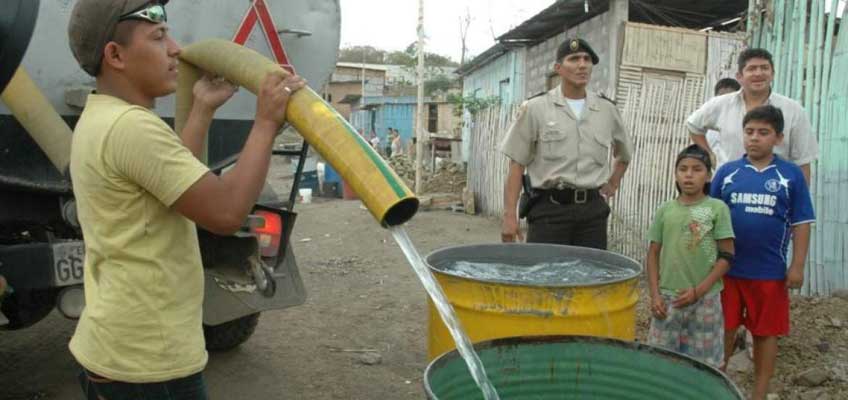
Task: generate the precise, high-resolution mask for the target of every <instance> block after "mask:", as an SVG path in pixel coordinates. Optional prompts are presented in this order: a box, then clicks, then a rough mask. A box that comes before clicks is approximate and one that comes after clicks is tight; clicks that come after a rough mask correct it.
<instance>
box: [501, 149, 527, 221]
mask: <svg viewBox="0 0 848 400" xmlns="http://www.w3.org/2000/svg"><path fill="white" fill-rule="evenodd" d="M523 175H524V166H523V165H521V164H519V163H517V162H515V161H512V160H510V161H509V172H508V173H507V177H506V184H505V185H504V216H508V217H515V215H516V214H515V212H516V208H517V207H518V197H519V196H520V195H521V178H522V176H523Z"/></svg>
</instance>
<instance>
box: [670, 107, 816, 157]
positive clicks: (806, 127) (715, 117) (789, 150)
mask: <svg viewBox="0 0 848 400" xmlns="http://www.w3.org/2000/svg"><path fill="white" fill-rule="evenodd" d="M765 104H769V105H773V106H775V107H777V108H779V109H780V111H782V112H783V120H784V121H783V125H784V127H783V143H781V144H780V145H779V146H776V147H775V148H774V152H775V153H776V154H778V155H780V156H781V157H783V158H785V159H787V160H790V161H792V162H794V163H795V164H797V165H804V164H809V163H811V162H812V161H813V160H815V159H816V158H818V155H819V144H818V142H817V141H816V136H815V135H814V134H813V132H812V128H811V126H810V119H809V118H808V117H807V113H806V112H805V111H804V108H803V107H801V104H799V103H798V102H797V101H795V100H792V99H790V98H788V97H786V96H783V95H780V94H777V93H774V92H772V93H771V95H769V98H768V99H767V100H766V103H765ZM745 113H746V111H745V100H744V99H743V98H742V91H741V90H739V91H737V92H733V93H728V94H725V95H721V96H716V97H713V98H712V99H710V100H709V101H707V102H706V103H704V105H702V106H701V108H699V109H698V110H696V111H695V112H694V113H692V115H690V116H689V118H688V119H687V120H686V125H687V127H688V128H689V131H690V132H692V133H693V134H695V135H705V134H706V133H707V131H708V130H714V131H716V132H718V134H717V135H716V138H717V142H716V144H715V146H716V147H717V148H715V147H714V148H713V152H714V153H716V154H722V155H723V156H726V158H725V157H722V158H724V159H723V160H716V161H717V162H716V164H718V165H716V170H718V168H719V167H721V165H722V164H724V163H725V162H728V161H733V160H738V159H740V158H742V156H743V155H744V154H745V146H744V144H743V142H742V120H743V119H744V118H745Z"/></svg>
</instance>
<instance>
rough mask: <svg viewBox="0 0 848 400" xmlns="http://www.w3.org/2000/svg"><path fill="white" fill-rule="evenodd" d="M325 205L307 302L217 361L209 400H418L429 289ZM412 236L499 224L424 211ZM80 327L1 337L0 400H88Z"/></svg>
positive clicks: (369, 225)
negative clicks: (74, 351) (78, 354)
mask: <svg viewBox="0 0 848 400" xmlns="http://www.w3.org/2000/svg"><path fill="white" fill-rule="evenodd" d="M318 201H319V202H318V203H315V204H309V205H298V207H297V208H296V211H299V212H300V215H299V217H298V220H297V225H296V228H295V230H294V234H293V241H294V246H295V254H296V256H297V260H298V264H299V266H300V271H301V274H302V277H303V280H304V284H305V285H306V288H307V293H308V298H307V302H306V304H305V305H303V306H299V307H294V308H290V309H287V310H283V311H279V312H269V313H266V314H263V315H262V317H261V319H260V322H259V327H258V328H257V332H256V334H255V335H254V336H253V337H252V338H251V339H250V340H249V341H248V342H247V343H245V344H244V345H243V346H241V347H240V348H238V349H237V350H234V351H231V352H226V353H213V354H212V355H211V357H210V363H209V366H208V368H207V370H206V379H207V382H208V385H209V391H210V395H211V397H212V398H213V399H363V400H365V399H420V398H422V394H421V393H422V391H421V374H422V371H423V369H424V367H425V366H426V360H425V354H426V347H425V340H426V335H427V333H426V319H425V316H426V308H425V305H426V303H425V299H426V297H425V296H426V294H425V292H424V290H423V289H422V288H421V286H420V284H419V283H418V281H417V278H416V277H415V275H414V274H413V273H412V270H411V269H410V267H409V266H408V265H407V264H405V262H404V259H403V254H402V253H401V252H400V249H399V248H398V247H397V245H396V244H395V243H394V241H393V240H392V239H391V237H390V235H389V233H388V232H387V231H386V230H384V229H382V228H380V227H379V226H378V225H377V224H376V223H375V222H374V220H373V219H372V218H371V216H370V214H368V212H367V211H366V210H363V209H361V208H360V206H359V204H360V203H359V202H358V201H342V200H336V201H324V202H322V201H320V200H318ZM408 230H409V233H410V236H411V237H412V239H413V240H414V241H415V243H416V245H417V246H418V247H419V250H420V251H421V252H422V253H426V252H429V251H431V250H434V249H436V248H439V247H443V246H445V245H449V244H460V243H476V242H491V241H494V240H496V239H498V237H499V236H498V233H499V226H498V224H497V223H495V222H494V221H491V220H487V219H484V218H479V217H469V216H466V215H461V214H452V213H448V212H422V213H420V214H419V215H418V216H416V218H415V219H414V220H413V222H411V223H410V224H409V226H408ZM307 239H308V240H307ZM73 328H74V323H73V322H72V321H68V320H64V319H62V318H61V317H59V316H58V315H51V316H50V317H49V318H48V319H46V320H44V321H42V322H40V323H39V324H37V325H36V326H34V327H32V328H30V329H27V330H23V331H19V332H2V333H0V399H27V400H30V399H81V395H80V394H79V389H78V386H77V384H76V371H77V369H76V366H75V363H74V361H73V359H72V357H71V356H70V354H69V353H68V351H67V347H66V345H67V341H68V340H69V338H70V336H71V334H72V333H73ZM364 350H374V352H371V351H369V352H368V353H370V354H374V353H377V354H379V355H380V358H381V360H380V363H379V364H376V365H366V364H363V363H362V362H360V358H361V357H364V356H363V354H365V353H362V351H364ZM370 361H371V362H373V361H374V360H370Z"/></svg>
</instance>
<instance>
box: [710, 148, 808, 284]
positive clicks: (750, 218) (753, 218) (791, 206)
mask: <svg viewBox="0 0 848 400" xmlns="http://www.w3.org/2000/svg"><path fill="white" fill-rule="evenodd" d="M710 195H711V196H712V197H715V198H717V199H720V200H722V201H724V202H725V204H727V206H728V207H729V208H730V218H731V221H732V223H733V231H734V232H735V233H736V240H735V242H734V245H735V248H736V257H735V262H734V263H733V266H732V267H731V268H730V271H729V272H728V275H730V276H733V277H737V278H746V279H761V280H766V279H785V277H786V266H787V259H786V253H787V249H788V247H789V241H790V239H791V237H792V227H793V226H794V225H800V224H807V223H811V222H813V221H814V220H815V213H814V211H813V204H812V200H811V199H810V192H809V189H808V188H807V182H806V181H805V180H804V174H803V172H801V168H799V167H798V166H797V165H795V164H794V163H791V162H789V161H786V160H784V159H782V158H780V157H778V156H775V157H774V160H773V161H772V163H771V164H770V165H769V166H767V167H765V168H764V169H762V170H757V168H756V167H754V166H753V165H752V164H751V163H750V162H749V161H748V158H747V157H742V158H741V159H739V160H736V161H731V162H729V163H727V164H725V165H723V166H722V167H721V168H719V170H718V172H716V175H715V177H714V178H713V181H712V185H711V191H710Z"/></svg>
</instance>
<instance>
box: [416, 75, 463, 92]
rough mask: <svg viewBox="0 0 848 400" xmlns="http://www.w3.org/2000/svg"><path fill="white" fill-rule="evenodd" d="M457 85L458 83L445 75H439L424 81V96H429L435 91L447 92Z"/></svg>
mask: <svg viewBox="0 0 848 400" xmlns="http://www.w3.org/2000/svg"><path fill="white" fill-rule="evenodd" d="M458 83H459V81H458V80H457V79H451V78H450V77H448V76H447V75H445V74H439V75H437V76H435V77H432V78H430V79H429V80H426V81H424V94H426V95H427V96H430V95H432V94H433V93H435V92H437V91H441V92H447V91H448V90H449V89H451V88H454V87H458Z"/></svg>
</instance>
